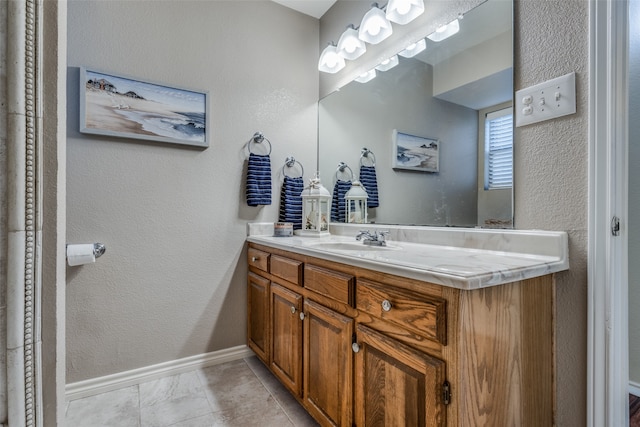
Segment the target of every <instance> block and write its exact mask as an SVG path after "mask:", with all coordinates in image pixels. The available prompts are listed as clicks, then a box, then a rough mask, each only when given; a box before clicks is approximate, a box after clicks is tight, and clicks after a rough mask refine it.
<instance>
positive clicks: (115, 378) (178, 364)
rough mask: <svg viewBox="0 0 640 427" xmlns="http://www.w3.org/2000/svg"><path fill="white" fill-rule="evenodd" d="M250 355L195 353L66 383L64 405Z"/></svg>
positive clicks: (237, 350)
mask: <svg viewBox="0 0 640 427" xmlns="http://www.w3.org/2000/svg"><path fill="white" fill-rule="evenodd" d="M253 354H254V353H253V352H252V351H251V350H249V347H247V346H246V345H239V346H236V347H231V348H227V349H224V350H218V351H213V352H211V353H203V354H197V355H195V356H189V357H185V358H182V359H176V360H170V361H168V362H163V363H158V364H156V365H150V366H145V367H143V368H138V369H132V370H130V371H124V372H119V373H117V374H112V375H105V376H104V377H98V378H91V379H89V380H84V381H78V382H75V383H71V384H67V386H66V391H65V396H66V400H67V402H69V401H71V400H76V399H82V398H83V397H89V396H94V395H96V394H100V393H105V392H108V391H113V390H118V389H120V388H123V387H129V386H132V385H138V384H140V383H143V382H146V381H152V380H157V379H159V378H163V377H168V376H171V375H177V374H181V373H184V372H189V371H192V370H194V369H199V368H206V367H207V366H213V365H218V364H220V363H225V362H231V361H233V360H238V359H242V358H245V357H250V356H253Z"/></svg>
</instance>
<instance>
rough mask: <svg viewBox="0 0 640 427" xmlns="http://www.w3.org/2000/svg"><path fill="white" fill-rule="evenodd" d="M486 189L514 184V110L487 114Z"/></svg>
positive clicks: (507, 109)
mask: <svg viewBox="0 0 640 427" xmlns="http://www.w3.org/2000/svg"><path fill="white" fill-rule="evenodd" d="M484 129H485V136H484V140H485V169H484V170H485V179H484V188H485V190H495V189H500V188H511V186H512V184H513V110H512V108H511V107H509V108H503V109H501V110H498V111H493V112H491V113H489V114H487V115H486V116H485V125H484Z"/></svg>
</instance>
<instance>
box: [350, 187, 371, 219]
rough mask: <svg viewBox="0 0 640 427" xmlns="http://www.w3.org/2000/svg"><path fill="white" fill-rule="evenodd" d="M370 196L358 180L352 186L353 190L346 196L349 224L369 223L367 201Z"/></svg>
mask: <svg viewBox="0 0 640 427" xmlns="http://www.w3.org/2000/svg"><path fill="white" fill-rule="evenodd" d="M368 198H369V195H368V194H367V191H366V190H365V189H364V187H363V186H362V184H360V181H358V180H357V179H356V180H355V181H353V183H352V184H351V188H350V189H349V191H347V193H346V194H345V195H344V199H345V209H346V216H345V219H346V221H347V222H348V223H352V224H366V223H367V199H368Z"/></svg>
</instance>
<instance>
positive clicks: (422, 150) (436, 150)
mask: <svg viewBox="0 0 640 427" xmlns="http://www.w3.org/2000/svg"><path fill="white" fill-rule="evenodd" d="M392 165H393V166H392V167H393V169H399V170H411V171H418V172H431V173H437V172H440V141H439V140H438V139H436V138H427V137H423V136H417V135H410V134H408V133H403V132H399V131H398V130H397V129H394V130H393V161H392Z"/></svg>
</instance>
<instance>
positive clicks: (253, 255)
mask: <svg viewBox="0 0 640 427" xmlns="http://www.w3.org/2000/svg"><path fill="white" fill-rule="evenodd" d="M270 255H271V254H269V253H268V252H264V251H261V250H258V249H254V248H249V250H248V251H247V258H248V262H249V266H250V267H255V268H257V269H259V270H262V271H266V272H269V256H270Z"/></svg>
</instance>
